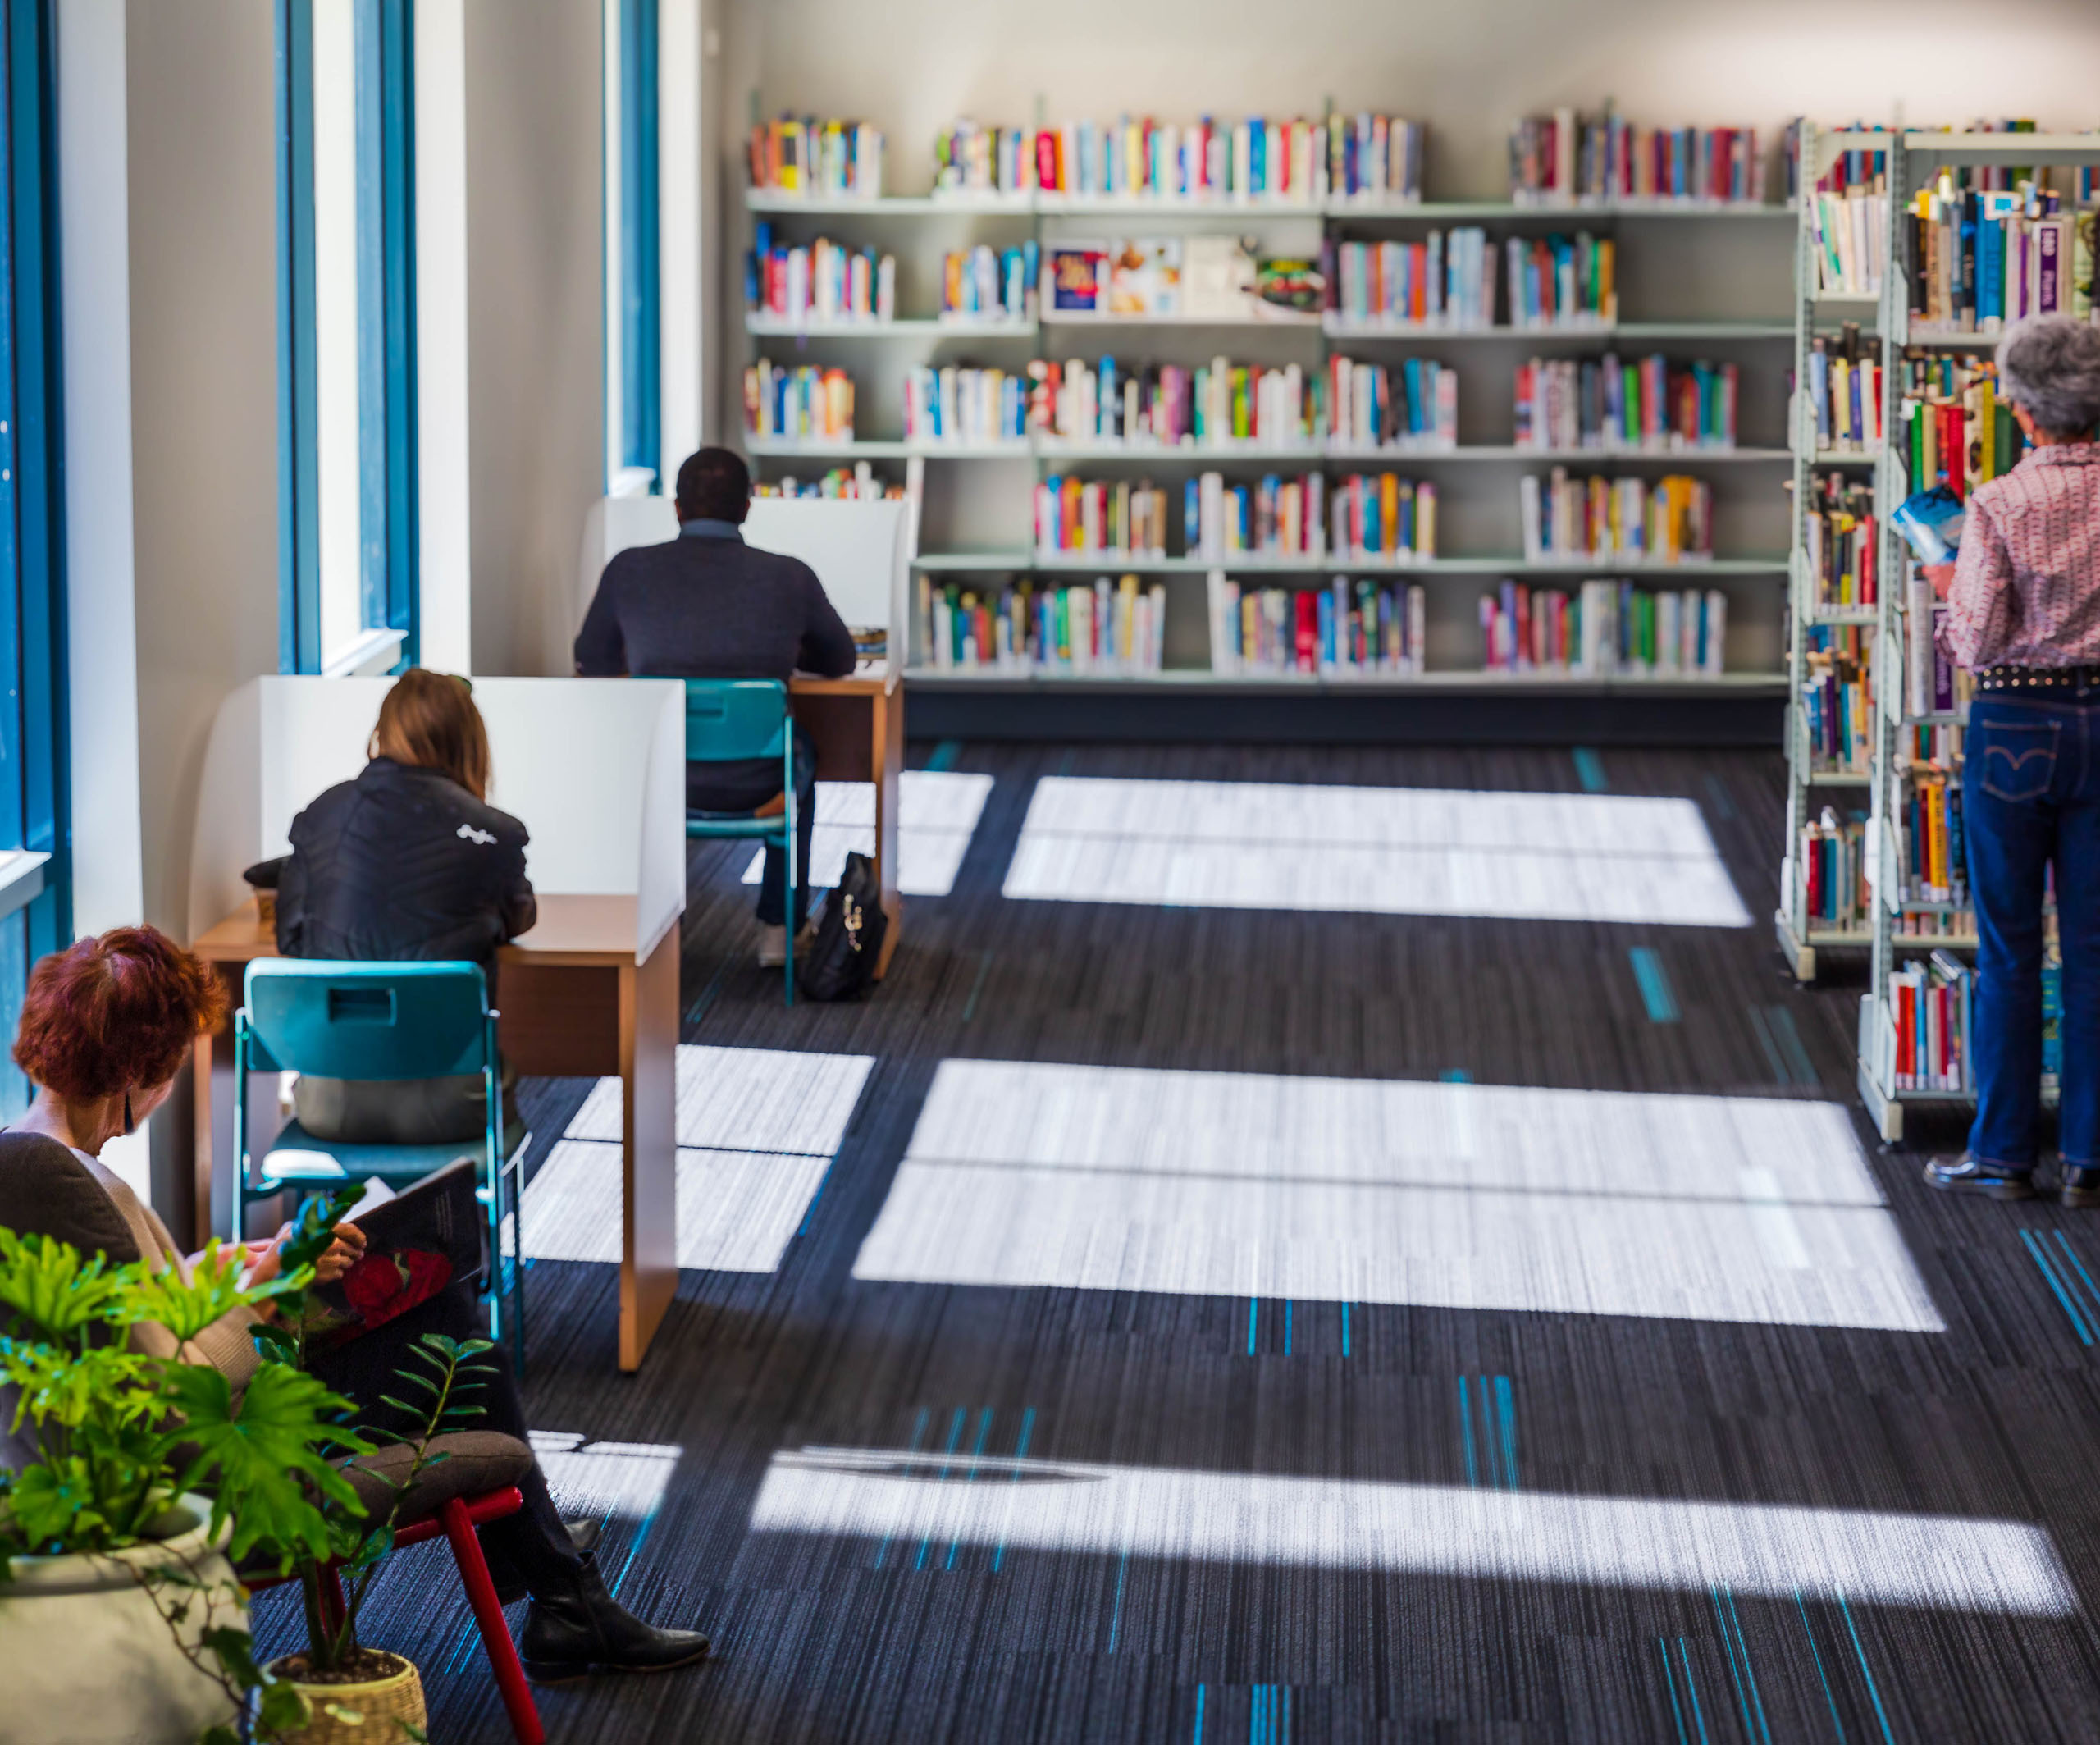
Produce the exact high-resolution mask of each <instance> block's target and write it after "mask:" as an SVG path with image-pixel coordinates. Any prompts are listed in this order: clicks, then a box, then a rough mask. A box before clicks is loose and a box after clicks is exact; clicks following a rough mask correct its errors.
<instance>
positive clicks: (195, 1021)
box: [15, 927, 226, 1103]
mask: <svg viewBox="0 0 2100 1745" xmlns="http://www.w3.org/2000/svg"><path fill="white" fill-rule="evenodd" d="M224 1016H226V989H224V988H223V987H221V985H220V984H219V979H218V977H217V975H215V974H214V973H213V972H212V967H211V966H210V965H209V964H208V963H206V962H204V961H203V959H202V958H201V957H196V956H195V955H194V954H193V953H191V952H186V951H185V950H184V949H183V948H181V947H180V945H177V944H176V943H175V941H174V940H172V939H170V938H169V937H168V936H167V934H164V933H162V931H161V930H159V929H158V928H157V927H113V928H112V929H111V930H109V931H108V932H107V933H106V934H103V936H102V937H101V938H100V939H82V940H80V942H78V943H76V944H73V945H70V946H68V947H67V948H66V949H65V950H64V951H62V952H52V954H51V955H50V956H49V957H46V958H43V960H42V961H41V962H39V963H38V965H37V966H36V967H35V968H34V970H32V971H30V985H29V992H28V994H27V995H26V996H25V998H24V999H23V1001H22V1019H21V1025H20V1026H19V1027H18V1028H17V1029H16V1032H15V1064H16V1066H18V1067H21V1069H22V1071H24V1072H25V1073H27V1074H28V1075H29V1076H30V1080H31V1081H32V1082H33V1083H34V1084H37V1085H41V1086H43V1089H46V1090H50V1091H55V1092H56V1093H57V1094H58V1095H60V1096H62V1097H63V1098H65V1099H66V1100H67V1101H68V1102H71V1103H87V1102H91V1101H93V1100H94V1099H96V1098H98V1097H110V1096H114V1095H116V1093H117V1092H119V1091H121V1090H130V1089H133V1088H135V1087H137V1088H140V1089H144V1088H148V1087H151V1086H153V1085H164V1084H166V1083H167V1081H168V1080H170V1079H171V1078H173V1077H174V1076H176V1073H178V1072H179V1071H181V1070H182V1062H183V1060H184V1058H185V1057H186V1056H187V1055H188V1054H189V1049H190V1045H191V1044H193V1043H194V1042H195V1041H196V1039H198V1037H199V1036H200V1035H203V1033H204V1032H205V1031H207V1030H211V1029H213V1028H214V1027H215V1026H217V1024H218V1022H219V1021H220V1020H221V1018H223V1017H224Z"/></svg>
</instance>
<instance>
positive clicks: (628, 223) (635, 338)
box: [614, 0, 664, 488]
mask: <svg viewBox="0 0 2100 1745" xmlns="http://www.w3.org/2000/svg"><path fill="white" fill-rule="evenodd" d="M614 3H616V4H617V5H618V6H619V55H620V64H619V106H620V107H619V153H620V176H619V190H620V200H619V218H620V225H619V263H620V359H619V364H620V414H621V431H620V453H621V458H622V459H623V463H624V464H626V465H628V466H630V467H641V468H646V469H647V470H648V471H650V472H651V473H660V469H661V462H662V458H663V447H664V438H663V377H664V372H663V363H662V357H663V351H662V346H663V336H662V319H663V317H662V297H663V292H662V276H661V273H660V269H659V248H660V244H659V220H658V194H657V162H658V159H657V139H658V130H657V114H656V103H657V86H656V63H657V54H656V44H657V34H656V0H614ZM657 485H658V487H659V488H661V486H662V485H663V480H662V478H661V477H659V478H658V480H657Z"/></svg>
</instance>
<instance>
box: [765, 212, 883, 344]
mask: <svg viewBox="0 0 2100 1745" xmlns="http://www.w3.org/2000/svg"><path fill="white" fill-rule="evenodd" d="M744 307H745V309H746V313H750V314H752V315H760V316H765V317H768V318H769V319H771V320H774V321H792V322H809V321H822V322H833V321H894V320H895V319H896V318H897V257H896V256H895V255H893V254H883V255H878V254H876V253H875V251H874V249H848V248H846V247H844V246H842V244H838V243H835V242H832V241H830V240H828V239H826V238H824V237H821V236H819V238H817V240H815V242H813V243H810V244H807V245H806V246H805V245H803V244H799V243H798V244H795V245H794V246H792V247H789V246H787V245H785V244H776V243H775V242H774V238H773V226H771V225H770V224H769V223H765V222H761V223H760V224H759V225H758V226H757V228H756V237H755V241H754V245H753V247H752V249H751V252H750V254H748V255H746V257H745V261H744Z"/></svg>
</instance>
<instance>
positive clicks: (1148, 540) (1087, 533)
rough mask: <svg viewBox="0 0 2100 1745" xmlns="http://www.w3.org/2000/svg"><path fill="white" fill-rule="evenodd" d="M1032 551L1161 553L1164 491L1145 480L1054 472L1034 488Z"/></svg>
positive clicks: (1132, 555)
mask: <svg viewBox="0 0 2100 1745" xmlns="http://www.w3.org/2000/svg"><path fill="white" fill-rule="evenodd" d="M1190 482H1191V484H1193V483H1194V481H1193V480H1192V481H1190ZM1035 549H1036V550H1038V551H1040V552H1043V553H1044V554H1046V555H1066V554H1071V555H1085V556H1093V555H1104V556H1121V557H1165V556H1166V492H1165V491H1162V490H1161V489H1159V488H1158V487H1157V486H1155V485H1154V484H1153V482H1151V481H1150V480H1149V479H1139V480H1135V481H1132V480H1129V479H1123V480H1119V481H1116V482H1108V481H1107V480H1103V479H1091V480H1084V479H1076V478H1067V477H1061V476H1059V475H1057V474H1054V473H1053V474H1052V476H1051V477H1048V478H1046V479H1044V480H1043V481H1042V482H1040V483H1039V484H1038V485H1037V486H1036V487H1035Z"/></svg>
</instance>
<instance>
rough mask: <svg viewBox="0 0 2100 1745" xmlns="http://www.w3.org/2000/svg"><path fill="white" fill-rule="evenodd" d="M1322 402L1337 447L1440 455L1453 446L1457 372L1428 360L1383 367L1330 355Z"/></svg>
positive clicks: (1456, 421)
mask: <svg viewBox="0 0 2100 1745" xmlns="http://www.w3.org/2000/svg"><path fill="white" fill-rule="evenodd" d="M1326 404H1327V407H1328V414H1327V432H1328V434H1329V435H1330V436H1331V440H1332V441H1333V442H1334V444H1335V446H1336V447H1337V448H1340V449H1344V450H1358V449H1399V450H1434V451H1438V452H1442V451H1445V450H1451V449H1454V448H1456V447H1457V446H1458V445H1459V372H1457V371H1456V370H1455V369H1454V368H1451V367H1450V366H1449V365H1448V364H1443V363H1437V362H1436V360H1435V359H1431V358H1409V359H1407V361H1406V362H1405V363H1395V364H1386V363H1367V362H1366V361H1364V360H1363V359H1360V358H1348V357H1343V356H1340V355H1336V356H1335V357H1331V358H1330V359H1328V360H1327V369H1326Z"/></svg>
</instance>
